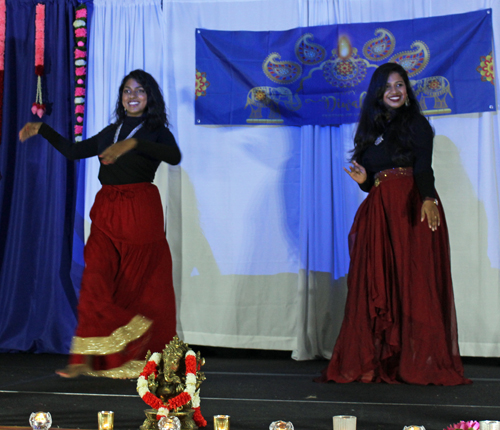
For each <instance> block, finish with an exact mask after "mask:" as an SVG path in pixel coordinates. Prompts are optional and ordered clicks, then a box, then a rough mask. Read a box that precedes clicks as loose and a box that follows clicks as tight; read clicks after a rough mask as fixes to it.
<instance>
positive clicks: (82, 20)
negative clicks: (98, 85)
mask: <svg viewBox="0 0 500 430" xmlns="http://www.w3.org/2000/svg"><path fill="white" fill-rule="evenodd" d="M73 27H74V28H75V42H76V46H75V117H76V125H75V142H80V141H81V140H82V135H83V117H84V114H85V90H86V89H85V77H86V75H87V6H86V5H85V3H82V4H81V5H80V6H78V7H77V8H76V14H75V21H74V22H73Z"/></svg>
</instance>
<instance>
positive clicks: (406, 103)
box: [405, 96, 410, 107]
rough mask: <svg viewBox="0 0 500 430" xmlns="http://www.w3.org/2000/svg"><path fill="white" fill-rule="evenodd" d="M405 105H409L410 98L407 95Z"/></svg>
mask: <svg viewBox="0 0 500 430" xmlns="http://www.w3.org/2000/svg"><path fill="white" fill-rule="evenodd" d="M405 106H406V107H408V106H410V98H409V97H408V96H406V100H405Z"/></svg>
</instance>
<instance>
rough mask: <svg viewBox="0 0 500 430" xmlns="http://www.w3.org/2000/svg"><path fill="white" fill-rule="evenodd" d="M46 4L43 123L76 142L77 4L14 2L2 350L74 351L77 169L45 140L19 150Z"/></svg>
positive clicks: (1, 197)
mask: <svg viewBox="0 0 500 430" xmlns="http://www.w3.org/2000/svg"><path fill="white" fill-rule="evenodd" d="M37 3H45V5H46V10H45V15H46V20H45V75H44V76H43V78H42V86H43V100H44V102H45V103H46V105H47V113H46V115H45V116H44V117H43V118H42V121H44V122H46V123H47V124H49V125H50V126H52V127H53V128H54V129H56V130H57V131H58V132H60V133H61V134H63V135H65V136H67V137H69V138H71V136H72V129H73V125H74V124H73V117H74V115H73V93H74V85H73V76H74V68H73V48H74V39H73V25H72V24H73V20H74V13H75V7H76V6H77V3H78V2H77V0H46V1H35V0H7V34H6V48H5V90H4V100H3V110H4V116H3V125H2V142H1V145H0V171H1V172H2V176H3V179H2V180H1V181H0V269H1V272H0V352H6V351H12V352H14V351H30V352H51V353H59V352H67V351H68V350H69V345H70V341H71V336H72V334H73V332H74V328H75V325H76V304H77V295H78V291H77V288H75V287H74V286H73V283H72V282H71V279H70V270H71V264H72V253H73V222H74V214H75V205H76V199H75V195H76V183H77V181H76V178H77V177H78V164H77V163H74V162H68V161H67V160H66V159H65V158H64V157H63V156H62V155H61V154H59V153H58V152H57V151H56V150H55V149H53V148H52V147H51V146H50V144H48V143H47V142H46V141H45V140H44V139H42V138H41V137H39V136H35V137H34V138H31V139H29V140H28V141H27V142H25V143H23V144H21V143H20V142H19V139H18V132H19V130H20V128H21V127H22V126H23V125H24V124H25V123H26V122H27V121H39V118H38V117H36V116H34V115H32V113H31V105H32V103H33V102H34V101H35V95H36V81H37V80H36V76H35V68H34V58H35V53H34V49H35V7H36V4H37Z"/></svg>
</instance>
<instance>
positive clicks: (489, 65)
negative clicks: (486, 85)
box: [476, 52, 495, 85]
mask: <svg viewBox="0 0 500 430" xmlns="http://www.w3.org/2000/svg"><path fill="white" fill-rule="evenodd" d="M479 60H480V64H479V66H477V68H476V70H477V71H478V72H479V73H480V74H481V81H483V82H490V83H491V84H493V85H495V69H494V66H493V52H490V53H489V54H488V55H485V56H483V57H480V58H479Z"/></svg>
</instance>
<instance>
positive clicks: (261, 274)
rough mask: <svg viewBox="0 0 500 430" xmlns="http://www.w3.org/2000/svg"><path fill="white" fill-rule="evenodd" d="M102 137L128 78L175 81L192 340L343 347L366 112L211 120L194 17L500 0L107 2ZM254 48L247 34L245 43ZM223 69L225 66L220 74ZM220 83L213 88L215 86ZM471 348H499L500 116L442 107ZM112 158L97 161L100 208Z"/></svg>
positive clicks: (320, 351)
mask: <svg viewBox="0 0 500 430" xmlns="http://www.w3.org/2000/svg"><path fill="white" fill-rule="evenodd" d="M94 4H95V9H94V17H93V22H92V27H91V35H90V38H91V39H90V40H91V46H90V56H91V57H90V58H91V61H90V64H89V91H88V94H89V105H88V112H89V114H88V116H87V118H88V122H87V132H88V135H92V134H95V133H96V132H97V131H99V130H100V129H102V128H103V127H104V126H105V125H106V124H108V122H109V117H110V112H112V110H113V108H114V103H115V101H116V97H117V88H118V84H119V82H120V80H121V78H122V77H123V75H124V74H125V73H127V72H128V71H130V70H132V69H133V68H137V67H140V68H144V69H146V70H147V71H149V72H150V73H151V74H153V75H154V76H155V77H156V78H157V79H158V81H159V83H160V84H161V85H162V87H163V90H164V93H165V96H166V100H167V103H168V105H169V108H170V120H171V123H172V131H173V133H174V135H175V136H176V138H177V140H178V143H179V146H180V148H181V151H182V153H183V161H182V163H181V165H180V166H179V167H175V168H169V169H168V174H166V171H167V169H165V168H164V170H163V171H162V172H159V175H158V177H157V181H156V182H157V183H158V184H159V185H160V186H161V192H162V195H163V197H164V202H165V204H167V203H168V210H167V220H168V221H167V227H168V228H167V236H168V240H169V243H170V246H171V249H172V254H173V259H174V285H175V289H176V295H177V308H178V332H179V335H180V337H181V338H183V339H184V340H185V341H187V342H188V343H192V344H198V345H213V346H223V347H238V348H263V349H282V350H290V351H293V357H294V358H296V359H301V360H303V359H311V358H314V357H317V356H323V357H327V358H329V356H330V355H331V351H332V348H333V344H334V342H335V337H336V335H337V333H338V330H339V328H340V323H341V321H342V314H343V306H344V301H345V295H346V287H345V277H346V274H347V270H348V265H349V256H348V251H347V233H348V231H349V228H350V225H351V222H352V219H353V217H354V214H355V212H356V209H357V207H358V206H359V203H360V202H361V201H362V199H363V198H364V193H362V192H361V191H359V189H358V187H357V186H356V184H354V183H353V181H352V180H350V178H349V177H348V176H347V175H346V174H345V173H344V172H343V171H342V166H345V165H346V159H347V158H348V151H349V150H350V149H351V148H352V136H353V133H354V130H355V127H354V126H353V125H346V126H341V127H312V126H308V127H301V128H299V127H282V126H248V127H246V126H241V127H215V126H204V125H197V124H196V118H195V117H194V103H195V91H194V89H195V31H196V28H201V29H203V28H207V29H215V30H255V31H259V30H286V29H289V28H294V27H298V26H307V25H311V26H312V25H324V24H338V23H354V22H373V21H392V20H402V19H412V18H420V17H431V16H439V15H446V14H451V13H462V12H469V11H473V10H478V9H483V8H493V14H494V19H493V26H494V34H495V42H496V43H495V45H496V46H500V45H499V43H498V37H499V35H500V28H499V24H498V19H495V16H496V15H495V13H496V12H497V11H498V13H500V8H498V6H500V0H443V1H440V2H435V1H434V2H433V1H432V0H410V1H407V2H399V1H396V0H309V1H307V0H273V1H268V0H241V1H235V0H219V1H217V0H163V3H161V2H160V0H158V1H144V0H143V1H139V0H135V1H131V0H95V1H94ZM242 49H244V47H242ZM207 79H208V81H210V76H207ZM209 91H210V87H209V88H208V90H207V92H209ZM431 122H432V124H433V126H434V128H435V131H436V139H435V150H434V169H435V174H436V187H437V189H438V192H439V193H440V196H441V200H442V203H443V205H444V207H445V210H446V215H447V220H448V225H449V230H450V241H451V251H452V272H453V280H454V287H455V298H456V305H457V313H458V327H459V341H460V348H461V353H462V355H471V356H500V331H499V329H498V327H500V316H499V314H498V312H497V309H498V308H499V304H500V303H499V302H500V300H499V296H498V289H499V286H500V258H499V254H500V240H499V239H500V235H499V221H500V220H499V217H500V207H499V206H500V205H499V203H500V192H499V185H500V181H499V178H498V175H497V171H498V169H499V168H500V154H499V151H498V150H499V134H498V129H499V127H498V126H499V119H498V114H497V113H496V112H495V113H485V114H474V115H460V116H452V117H442V118H439V117H433V118H431ZM96 166H97V163H94V164H92V163H89V168H88V175H89V176H88V181H87V203H88V204H87V206H89V205H91V204H92V202H93V195H94V194H95V190H96V189H98V186H97V185H96V178H97V169H96Z"/></svg>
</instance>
